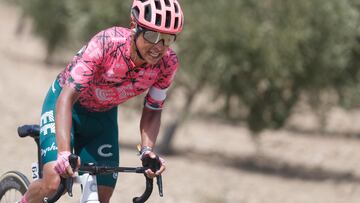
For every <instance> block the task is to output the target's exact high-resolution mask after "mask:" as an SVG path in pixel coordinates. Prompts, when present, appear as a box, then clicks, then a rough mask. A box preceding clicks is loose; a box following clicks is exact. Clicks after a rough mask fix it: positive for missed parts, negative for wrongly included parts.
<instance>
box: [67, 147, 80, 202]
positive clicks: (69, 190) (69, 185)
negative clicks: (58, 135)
mask: <svg viewBox="0 0 360 203" xmlns="http://www.w3.org/2000/svg"><path fill="white" fill-rule="evenodd" d="M77 161H78V156H77V155H75V154H71V155H70V156H69V163H70V166H71V168H72V170H73V172H74V173H75V169H76V165H77ZM73 184H74V179H73V178H72V177H70V178H67V179H66V191H67V193H68V194H69V196H70V197H72V196H73V193H72V186H73Z"/></svg>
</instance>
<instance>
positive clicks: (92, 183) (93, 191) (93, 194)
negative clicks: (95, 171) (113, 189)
mask: <svg viewBox="0 0 360 203" xmlns="http://www.w3.org/2000/svg"><path fill="white" fill-rule="evenodd" d="M74 182H75V183H79V184H80V185H82V189H83V191H82V195H81V198H80V203H86V202H89V203H100V201H99V195H98V189H97V181H96V176H95V175H90V174H89V173H85V174H83V175H80V176H77V177H75V178H74Z"/></svg>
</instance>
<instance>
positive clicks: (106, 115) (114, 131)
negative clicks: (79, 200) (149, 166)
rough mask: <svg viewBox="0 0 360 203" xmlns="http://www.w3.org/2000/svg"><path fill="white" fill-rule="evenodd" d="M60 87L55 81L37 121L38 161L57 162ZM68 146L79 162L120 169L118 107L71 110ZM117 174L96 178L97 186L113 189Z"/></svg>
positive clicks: (76, 108) (77, 104) (77, 106)
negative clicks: (38, 122)
mask: <svg viewBox="0 0 360 203" xmlns="http://www.w3.org/2000/svg"><path fill="white" fill-rule="evenodd" d="M61 90H62V88H61V87H60V85H59V83H58V81H57V80H55V81H54V83H53V84H52V86H51V88H50V89H49V91H48V93H47V96H46V98H45V101H44V103H43V107H42V113H41V121H40V148H41V161H42V163H43V164H46V163H48V162H50V161H56V159H57V144H56V135H55V113H56V101H57V99H58V97H59V94H60V92H61ZM71 147H72V148H73V150H74V151H73V153H75V154H77V155H79V156H80V158H81V163H82V164H83V163H95V164H96V165H103V166H119V141H118V124H117V107H115V108H113V109H111V110H109V111H106V112H90V111H88V110H87V109H85V108H84V107H82V106H81V105H80V104H79V103H75V104H74V106H73V109H72V128H71ZM116 180H117V173H114V174H110V175H99V176H97V182H98V185H104V186H110V187H113V188H114V187H115V184H116Z"/></svg>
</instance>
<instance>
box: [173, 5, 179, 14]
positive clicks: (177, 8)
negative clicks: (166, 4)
mask: <svg viewBox="0 0 360 203" xmlns="http://www.w3.org/2000/svg"><path fill="white" fill-rule="evenodd" d="M174 7H175V13H179V7H178V5H177V4H174Z"/></svg>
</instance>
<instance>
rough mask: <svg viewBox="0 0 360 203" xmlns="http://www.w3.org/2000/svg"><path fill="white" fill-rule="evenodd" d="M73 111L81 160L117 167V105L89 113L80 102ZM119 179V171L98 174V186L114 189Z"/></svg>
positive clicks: (76, 141)
mask: <svg viewBox="0 0 360 203" xmlns="http://www.w3.org/2000/svg"><path fill="white" fill-rule="evenodd" d="M74 111H75V113H74V118H75V119H74V123H76V125H74V130H75V131H74V133H75V134H74V147H75V153H76V154H79V155H80V157H81V162H82V163H96V164H97V165H106V166H118V165H119V144H118V125H117V108H113V109H111V110H109V111H107V112H88V111H87V110H85V109H83V108H82V107H81V106H80V105H79V104H78V103H77V104H76V105H75V108H74ZM116 180H117V173H113V174H110V175H99V176H97V182H98V185H104V186H109V187H112V188H114V187H115V184H116Z"/></svg>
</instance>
